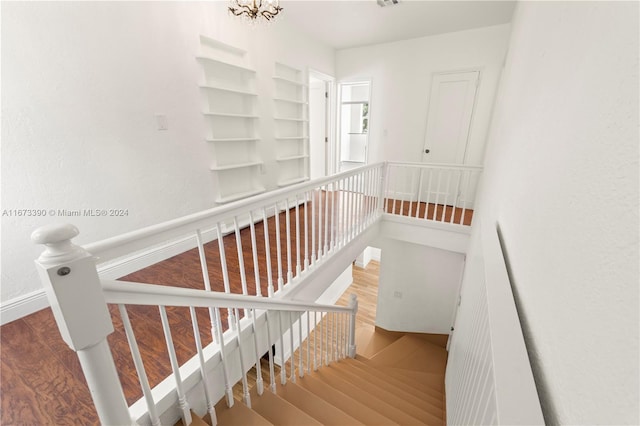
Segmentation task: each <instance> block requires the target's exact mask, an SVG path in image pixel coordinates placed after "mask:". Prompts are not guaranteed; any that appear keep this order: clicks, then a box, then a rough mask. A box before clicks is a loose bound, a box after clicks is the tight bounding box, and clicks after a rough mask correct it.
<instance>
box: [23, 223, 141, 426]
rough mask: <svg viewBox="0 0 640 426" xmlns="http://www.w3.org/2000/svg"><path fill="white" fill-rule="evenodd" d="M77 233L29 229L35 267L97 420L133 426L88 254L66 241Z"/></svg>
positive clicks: (58, 226)
mask: <svg viewBox="0 0 640 426" xmlns="http://www.w3.org/2000/svg"><path fill="white" fill-rule="evenodd" d="M78 234H79V232H78V229H77V228H76V227H75V226H73V225H62V224H56V225H50V226H43V227H41V228H38V229H37V230H36V231H34V232H33V234H31V240H32V241H33V242H34V243H36V244H44V245H45V246H46V249H45V251H44V252H43V253H42V254H41V255H40V257H39V258H38V260H36V268H37V270H38V274H39V275H40V281H41V282H42V285H43V286H44V288H45V290H46V294H47V297H48V299H49V304H50V305H51V310H52V311H53V315H54V317H55V320H56V323H57V324H58V328H59V330H60V334H61V336H62V339H63V340H64V341H65V342H66V343H67V345H69V347H70V348H71V349H73V350H74V351H76V353H77V354H78V359H79V361H80V366H81V367H82V371H83V373H84V376H85V379H86V381H87V385H88V387H89V390H90V391H91V397H92V398H93V403H94V405H95V407H96V412H97V413H98V417H99V419H100V422H101V423H102V424H119V425H124V424H133V422H132V420H131V417H130V416H129V408H128V406H127V401H126V400H125V397H124V392H123V391H122V386H121V384H120V380H119V378H118V372H117V371H116V367H115V363H114V362H113V356H112V355H111V350H110V349H109V344H108V342H107V336H108V335H109V334H111V333H113V324H112V322H111V315H110V314H109V310H108V309H107V304H106V303H105V301H104V296H103V294H102V286H101V284H100V279H99V278H98V272H97V270H96V265H95V260H94V258H93V256H91V254H89V253H87V252H86V251H85V250H84V249H82V248H81V247H79V246H76V245H75V244H73V243H72V242H71V239H72V238H74V237H76V236H77V235H78Z"/></svg>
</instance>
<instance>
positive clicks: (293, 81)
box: [273, 75, 308, 87]
mask: <svg viewBox="0 0 640 426" xmlns="http://www.w3.org/2000/svg"><path fill="white" fill-rule="evenodd" d="M273 79H274V80H277V81H282V82H283V83H288V84H292V85H294V86H300V87H308V86H307V85H306V84H305V83H303V82H301V81H296V80H291V79H289V78H285V77H280V76H277V75H274V76H273Z"/></svg>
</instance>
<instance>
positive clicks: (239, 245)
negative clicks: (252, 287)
mask: <svg viewBox="0 0 640 426" xmlns="http://www.w3.org/2000/svg"><path fill="white" fill-rule="evenodd" d="M233 232H234V233H235V236H236V251H237V253H238V269H240V284H241V285H242V294H244V295H245V296H247V295H248V294H249V290H248V289H247V273H246V271H245V269H244V251H243V250H242V237H241V236H240V227H239V226H238V217H237V216H234V217H233ZM237 312H238V311H236V313H237ZM249 315H251V313H250V312H249V309H244V316H245V317H247V316H249Z"/></svg>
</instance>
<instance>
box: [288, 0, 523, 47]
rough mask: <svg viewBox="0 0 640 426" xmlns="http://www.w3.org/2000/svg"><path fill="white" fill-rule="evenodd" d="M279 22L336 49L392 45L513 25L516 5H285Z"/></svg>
mask: <svg viewBox="0 0 640 426" xmlns="http://www.w3.org/2000/svg"><path fill="white" fill-rule="evenodd" d="M280 6H282V7H283V8H284V10H283V11H282V15H281V16H280V17H279V18H281V19H283V20H286V21H287V22H289V23H290V24H291V25H292V26H294V27H295V28H297V29H298V30H300V31H302V32H305V33H307V34H309V35H310V36H311V37H313V38H315V39H317V40H319V41H321V42H324V43H326V44H328V45H330V46H332V47H334V48H335V49H346V48H350V47H357V46H365V45H370V44H378V43H387V42H392V41H398V40H406V39H410V38H416V37H423V36H428V35H434V34H442V33H448V32H453V31H462V30H467V29H471V28H479V27H486V26H490V25H499V24H505V23H508V22H511V16H512V14H513V9H514V7H515V2H514V1H482V0H476V1H454V0H446V1H427V0H400V3H399V4H397V5H394V6H385V7H380V6H378V4H377V2H376V0H360V1H351V0H335V1H332V0H325V1H287V0H280Z"/></svg>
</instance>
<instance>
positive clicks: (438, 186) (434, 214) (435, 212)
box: [433, 169, 442, 221]
mask: <svg viewBox="0 0 640 426" xmlns="http://www.w3.org/2000/svg"><path fill="white" fill-rule="evenodd" d="M441 181H442V169H439V170H438V183H437V184H436V199H435V202H434V203H435V206H434V208H433V220H434V221H437V220H438V201H439V200H440V182H441Z"/></svg>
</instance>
